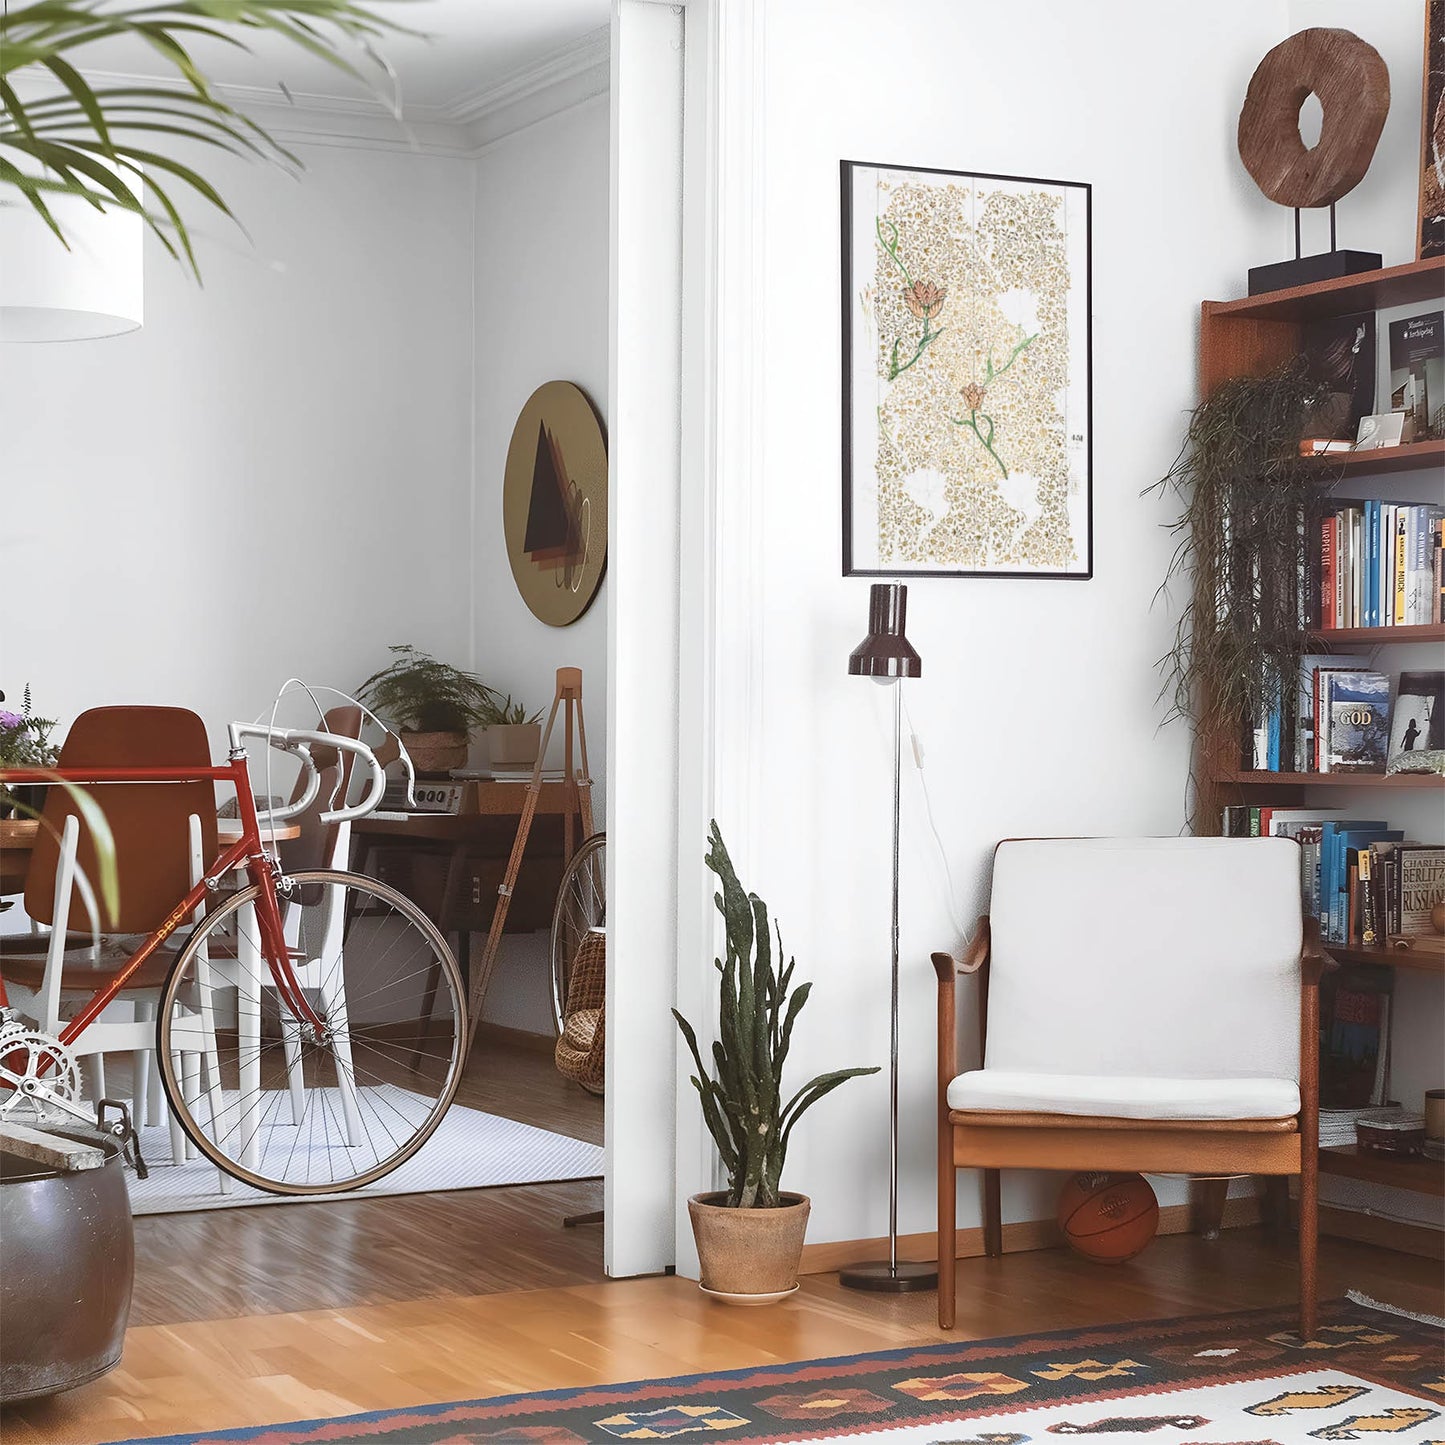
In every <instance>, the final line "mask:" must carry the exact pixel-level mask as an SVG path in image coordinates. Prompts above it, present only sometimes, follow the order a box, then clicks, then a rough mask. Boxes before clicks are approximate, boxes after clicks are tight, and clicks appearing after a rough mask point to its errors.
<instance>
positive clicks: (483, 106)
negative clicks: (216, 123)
mask: <svg viewBox="0 0 1445 1445" xmlns="http://www.w3.org/2000/svg"><path fill="white" fill-rule="evenodd" d="M86 75H87V78H88V79H89V80H91V81H92V82H93V83H95V84H97V85H117V86H130V85H145V86H154V87H157V88H159V89H163V90H177V91H179V90H185V89H188V87H187V86H186V83H185V82H184V81H182V80H179V79H174V78H172V77H169V76H155V75H144V74H133V73H130V72H126V71H114V70H88V71H87V72H86ZM15 79H16V82H17V85H18V87H19V88H20V89H21V91H22V93H25V94H32V93H44V94H49V93H51V92H55V91H59V90H60V88H61V87H60V86H59V83H58V82H55V81H53V80H52V79H50V78H49V77H41V76H35V77H21V76H18V75H17V76H16V77H15ZM610 79H611V36H610V32H609V30H608V28H607V27H603V28H602V29H599V30H594V31H592V32H591V33H590V34H587V35H584V36H582V38H581V39H580V40H575V41H573V42H571V43H570V44H568V45H564V46H562V47H561V48H560V49H558V50H554V51H552V52H551V53H550V54H549V55H546V56H543V58H542V59H541V60H539V61H537V62H536V63H535V64H533V65H529V66H527V67H526V68H525V69H524V70H519V71H516V72H514V73H513V74H512V75H509V76H508V77H507V78H506V79H505V80H502V81H499V82H498V83H497V84H495V85H489V86H486V87H484V88H482V89H479V90H476V91H472V92H468V93H466V94H464V95H462V96H461V97H459V98H458V99H456V100H453V101H450V102H448V103H447V104H445V105H413V104H409V103H406V102H405V101H404V100H403V103H402V105H401V108H400V114H399V115H398V114H397V113H396V112H394V111H393V109H392V107H391V105H390V104H389V102H388V100H387V99H386V98H384V97H383V96H382V95H381V94H380V93H378V94H376V95H375V96H350V95H326V94H317V93H313V92H308V91H286V90H282V89H281V88H280V87H279V86H274V87H273V86H260V85H226V84H214V85H212V87H211V89H212V90H213V91H214V92H215V93H216V94H217V95H218V96H219V97H220V98H221V99H222V100H224V101H225V102H226V103H227V104H228V105H232V106H234V107H235V108H236V109H237V110H238V111H240V112H241V113H242V114H244V115H246V116H248V117H249V118H250V119H251V120H254V121H255V122H256V123H257V124H258V125H260V126H261V127H263V128H264V129H265V130H266V132H267V133H268V134H269V135H271V136H272V137H273V138H274V139H276V140H277V141H279V142H280V143H281V144H283V145H322V146H340V147H348V148H352V149H360V150H380V151H396V152H412V153H417V154H424V155H442V156H457V157H463V158H465V157H470V156H475V155H476V154H477V153H478V152H479V151H481V150H483V149H486V148H489V147H490V146H492V145H494V144H496V142H498V141H500V140H504V139H505V138H506V137H507V136H510V135H514V134H516V133H517V132H518V131H522V130H526V129H528V128H530V127H531V126H534V125H536V124H537V123H538V122H539V121H543V120H547V119H549V118H550V117H552V116H554V115H560V114H561V113H562V112H564V111H568V110H571V109H573V108H574V107H576V106H579V105H582V104H584V103H586V102H587V101H589V100H591V99H593V98H594V97H596V96H599V95H605V94H606V93H607V91H608V89H609V85H610Z"/></svg>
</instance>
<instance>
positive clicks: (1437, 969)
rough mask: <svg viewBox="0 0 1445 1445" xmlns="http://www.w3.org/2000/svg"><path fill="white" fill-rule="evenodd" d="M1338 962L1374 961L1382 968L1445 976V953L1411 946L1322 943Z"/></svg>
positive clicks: (1325, 949)
mask: <svg viewBox="0 0 1445 1445" xmlns="http://www.w3.org/2000/svg"><path fill="white" fill-rule="evenodd" d="M1320 946H1321V947H1322V948H1323V949H1324V951H1325V952H1326V953H1327V954H1329V956H1330V957H1331V958H1332V959H1334V961H1335V962H1336V963H1372V964H1376V965H1378V966H1379V967H1380V968H1408V969H1413V970H1414V971H1415V972H1417V973H1433V974H1434V975H1435V976H1436V977H1437V978H1445V954H1440V953H1434V952H1425V951H1424V950H1423V949H1422V950H1421V951H1419V952H1418V953H1417V952H1416V951H1415V950H1414V949H1410V948H1355V947H1352V946H1348V945H1346V944H1343V943H1325V944H1321V945H1320Z"/></svg>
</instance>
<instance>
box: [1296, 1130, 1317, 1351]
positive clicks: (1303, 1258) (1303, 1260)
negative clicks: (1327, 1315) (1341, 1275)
mask: <svg viewBox="0 0 1445 1445" xmlns="http://www.w3.org/2000/svg"><path fill="white" fill-rule="evenodd" d="M1318 1245H1319V1159H1318V1157H1317V1156H1316V1154H1315V1151H1314V1150H1313V1149H1310V1150H1308V1151H1307V1152H1306V1154H1305V1157H1304V1159H1303V1161H1302V1163H1301V1166H1300V1176H1299V1332H1300V1338H1301V1339H1304V1340H1312V1339H1314V1337H1315V1321H1316V1316H1317V1313H1318V1307H1319V1278H1318V1273H1317V1263H1318V1258H1317V1256H1318Z"/></svg>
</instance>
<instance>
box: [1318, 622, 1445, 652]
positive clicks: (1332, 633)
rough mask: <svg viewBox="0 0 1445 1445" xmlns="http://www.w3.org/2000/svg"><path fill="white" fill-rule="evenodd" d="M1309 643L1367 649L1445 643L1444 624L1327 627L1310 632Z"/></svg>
mask: <svg viewBox="0 0 1445 1445" xmlns="http://www.w3.org/2000/svg"><path fill="white" fill-rule="evenodd" d="M1310 641H1311V642H1317V643H1320V644H1322V645H1325V646H1328V645H1329V644H1330V643H1335V642H1339V643H1347V644H1349V645H1351V646H1355V645H1360V644H1363V645H1364V646H1367V647H1379V646H1381V645H1383V644H1384V643H1387V642H1395V643H1403V642H1445V623H1439V622H1426V623H1421V624H1412V625H1411V626H1409V627H1328V628H1324V629H1322V630H1321V631H1319V632H1311V633H1310Z"/></svg>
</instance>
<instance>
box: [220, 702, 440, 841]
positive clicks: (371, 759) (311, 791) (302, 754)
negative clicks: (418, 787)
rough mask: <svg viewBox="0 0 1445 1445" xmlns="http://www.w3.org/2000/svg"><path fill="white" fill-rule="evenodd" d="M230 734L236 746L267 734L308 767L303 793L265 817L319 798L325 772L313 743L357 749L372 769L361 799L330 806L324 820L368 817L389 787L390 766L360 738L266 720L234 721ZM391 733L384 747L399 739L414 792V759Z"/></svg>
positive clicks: (291, 813)
mask: <svg viewBox="0 0 1445 1445" xmlns="http://www.w3.org/2000/svg"><path fill="white" fill-rule="evenodd" d="M230 735H231V747H232V749H233V750H234V749H237V748H240V747H241V746H242V742H241V739H242V738H246V737H253V738H265V739H266V741H267V743H268V744H269V745H270V746H271V747H273V748H276V749H278V750H279V751H281V752H288V753H292V754H294V755H295V756H296V757H297V758H299V759H300V761H301V765H302V767H303V768H305V769H306V773H307V779H306V788H305V791H304V792H303V793H302V795H301V797H300V798H298V799H296V800H295V801H294V802H290V803H284V804H282V805H281V806H280V807H279V808H268V809H266V810H265V811H264V812H262V813H258V815H257V816H258V818H260V819H262V820H264V821H268V822H279V821H281V820H283V819H286V818H294V817H296V815H297V814H298V813H304V812H305V811H306V809H307V808H309V807H310V806H311V804H312V803H313V802H315V800H316V794H317V791H318V789H319V788H320V786H321V772H320V767H319V765H318V764H317V762H316V759H315V758H314V757H312V755H311V749H312V748H313V747H316V748H336V749H339V750H341V751H343V752H348V753H353V754H355V755H356V757H357V758H358V759H359V760H360V761H361V762H363V763H364V764H365V765H366V767H367V770H368V772H369V773H370V777H369V778H368V779H367V788H366V792H365V794H363V796H362V798H361V800H360V801H359V802H357V803H353V804H352V805H351V806H350V807H347V806H345V805H344V804H343V806H342V807H340V808H328V809H327V810H326V811H325V812H323V813H322V814H321V818H320V821H321V822H323V823H327V824H330V823H345V822H349V821H351V820H352V819H353V818H362V817H365V816H366V814H367V813H370V812H371V811H372V810H373V809H374V808H375V807H376V806H377V804H379V803H380V802H381V798H382V794H383V793H384V792H385V791H386V768H385V767H384V766H383V764H382V762H381V761H380V759H378V757H377V756H376V754H375V753H374V752H372V750H371V749H370V748H369V747H367V745H366V744H365V743H364V742H362V741H361V740H360V739H359V738H348V737H342V736H341V735H340V734H339V733H324V732H315V731H312V730H311V729H308V728H278V727H268V726H266V725H265V724H263V723H232V724H231V726H230ZM387 737H388V745H386V746H384V749H383V750H384V751H386V752H390V751H391V749H390V746H389V744H390V743H392V742H395V746H396V750H397V751H396V755H397V756H398V757H399V759H400V761H401V763H402V766H403V767H404V768H405V769H406V775H407V791H408V792H410V791H411V779H412V777H413V776H414V774H413V772H412V766H411V759H410V757H408V756H407V752H406V749H405V748H404V747H402V746H401V742H400V740H399V739H397V738H396V737H395V735H394V734H391V733H388V735H387Z"/></svg>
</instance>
